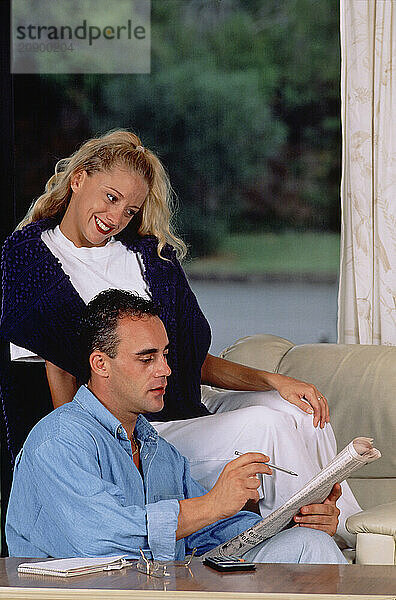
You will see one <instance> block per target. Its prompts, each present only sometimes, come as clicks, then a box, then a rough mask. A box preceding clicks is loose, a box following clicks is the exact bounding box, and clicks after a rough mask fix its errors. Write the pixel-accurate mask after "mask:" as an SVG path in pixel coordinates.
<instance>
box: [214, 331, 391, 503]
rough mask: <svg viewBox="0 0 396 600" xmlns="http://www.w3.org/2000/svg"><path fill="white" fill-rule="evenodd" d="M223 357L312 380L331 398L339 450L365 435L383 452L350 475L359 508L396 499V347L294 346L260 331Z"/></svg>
mask: <svg viewBox="0 0 396 600" xmlns="http://www.w3.org/2000/svg"><path fill="white" fill-rule="evenodd" d="M221 356H223V357H224V358H227V360H231V361H234V362H239V363H242V364H245V365H248V366H251V367H256V368H260V369H264V370H266V371H271V372H277V373H282V374H284V375H289V376H290V377H295V378H297V379H301V380H303V381H307V382H310V383H313V384H315V385H316V387H317V388H318V390H320V392H321V393H323V394H324V395H325V396H326V398H327V400H328V402H329V407H330V418H331V423H332V425H333V429H334V433H335V436H336V439H337V444H338V448H339V449H342V448H343V447H344V446H345V445H346V444H347V443H348V442H350V441H351V440H352V439H353V438H355V437H358V436H365V437H372V438H374V443H375V446H376V447H377V448H378V449H379V450H380V451H381V453H382V458H381V459H380V460H378V461H375V462H374V463H372V464H369V465H367V466H365V467H363V468H362V469H361V470H359V471H357V472H356V474H355V475H352V477H351V478H350V479H349V483H350V485H351V488H352V489H353V491H354V493H355V494H356V497H357V499H358V501H359V502H360V504H361V505H362V507H363V508H369V507H371V506H375V505H377V504H381V503H385V502H390V501H391V500H394V499H396V443H395V442H396V347H392V346H365V345H358V344H356V345H354V344H348V345H346V344H304V345H301V346H295V345H294V344H292V343H291V342H289V341H288V340H285V339H283V338H279V337H276V336H273V335H266V334H261V335H254V336H248V337H246V338H242V339H240V340H238V341H237V342H236V343H235V344H233V345H232V346H230V347H229V348H227V349H226V350H224V351H223V353H222V354H221Z"/></svg>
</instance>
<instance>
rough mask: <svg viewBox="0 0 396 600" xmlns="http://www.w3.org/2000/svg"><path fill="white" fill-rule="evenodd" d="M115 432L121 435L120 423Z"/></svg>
mask: <svg viewBox="0 0 396 600" xmlns="http://www.w3.org/2000/svg"><path fill="white" fill-rule="evenodd" d="M117 433H118V435H121V433H122V427H121V425H119V426H118V427H117Z"/></svg>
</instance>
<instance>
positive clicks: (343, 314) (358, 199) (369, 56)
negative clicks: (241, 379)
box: [338, 0, 396, 345]
mask: <svg viewBox="0 0 396 600" xmlns="http://www.w3.org/2000/svg"><path fill="white" fill-rule="evenodd" d="M340 9H341V10H340V26H341V103H342V104H341V112H342V136H343V161H342V180H341V205H342V226H341V265H340V289H339V298H338V342H339V343H345V344H385V345H396V278H395V267H396V126H395V122H396V70H395V69H396V0H386V1H384V0H341V2H340Z"/></svg>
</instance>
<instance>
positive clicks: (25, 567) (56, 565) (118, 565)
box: [18, 554, 130, 577]
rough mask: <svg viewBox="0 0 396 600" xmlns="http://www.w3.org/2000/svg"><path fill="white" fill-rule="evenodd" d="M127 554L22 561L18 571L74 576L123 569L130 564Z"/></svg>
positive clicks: (55, 575)
mask: <svg viewBox="0 0 396 600" xmlns="http://www.w3.org/2000/svg"><path fill="white" fill-rule="evenodd" d="M125 556H126V554H121V555H119V556H102V557H100V558H61V559H54V560H46V561H43V562H34V563H21V564H20V565H19V567H18V573H29V574H32V575H52V576H54V577H74V576H75V575H85V574H86V573H98V572H99V571H112V570H113V569H122V568H123V567H125V566H127V565H129V564H130V563H129V562H128V561H126V560H125Z"/></svg>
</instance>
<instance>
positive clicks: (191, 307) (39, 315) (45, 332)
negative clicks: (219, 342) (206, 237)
mask: <svg viewBox="0 0 396 600" xmlns="http://www.w3.org/2000/svg"><path fill="white" fill-rule="evenodd" d="M56 224H57V222H55V221H54V220H53V219H44V220H42V221H37V222H35V223H32V224H30V225H27V226H26V227H24V228H23V229H22V230H19V231H15V232H14V233H13V234H12V235H11V236H10V237H9V238H7V240H6V242H5V243H4V246H3V253H2V288H3V303H2V313H1V321H0V338H1V340H2V341H3V342H13V343H14V344H17V345H19V346H22V347H24V348H27V349H28V350H31V351H32V352H35V353H36V354H38V355H39V356H41V357H42V358H44V359H46V360H48V361H50V362H52V363H54V364H56V365H57V366H59V367H60V368H62V369H64V370H65V371H68V372H69V373H71V374H72V375H74V376H75V377H77V379H78V380H82V379H83V376H84V370H83V367H82V365H83V364H84V361H83V359H82V347H81V346H82V344H81V341H80V336H79V332H80V320H81V316H82V315H83V312H84V309H85V303H84V301H83V300H82V298H81V297H80V296H79V294H78V292H77V291H76V290H75V288H74V287H73V285H72V284H71V282H70V279H69V277H68V276H67V275H66V274H65V272H64V271H63V269H62V267H61V264H60V262H59V261H58V259H57V258H55V257H54V255H53V254H52V253H51V252H50V250H49V249H48V247H47V246H46V245H45V244H44V242H43V241H42V240H41V233H42V232H43V231H44V230H46V229H50V228H53V227H55V225H56ZM123 233H124V232H123ZM119 239H121V241H122V242H123V243H124V244H125V245H126V246H127V248H128V249H130V250H132V251H134V252H140V253H141V256H142V259H143V263H144V267H145V272H144V277H145V280H146V282H147V284H148V285H149V288H150V291H151V294H152V298H153V300H154V301H156V302H157V303H158V304H159V306H160V317H161V319H162V321H163V323H164V325H165V328H166V330H167V333H168V337H169V344H170V346H169V364H170V367H171V369H172V374H171V376H170V377H169V379H168V386H167V391H166V395H165V406H164V409H163V410H162V411H161V412H160V413H156V414H153V415H151V418H152V419H155V420H161V421H170V420H177V419H189V418H192V417H198V416H203V415H207V414H209V413H208V410H207V409H206V408H205V406H204V405H203V404H202V403H201V401H200V374H201V373H200V372H201V367H202V364H203V362H204V360H205V358H206V354H207V352H208V349H209V345H210V339H211V334H210V327H209V324H208V322H207V320H206V319H205V317H204V315H203V314H202V311H201V309H200V308H199V305H198V302H197V299H196V297H195V295H194V294H193V292H192V291H191V288H190V286H189V285H188V282H187V279H186V277H185V274H184V272H183V270H182V268H181V266H180V264H179V262H178V261H177V259H176V257H175V252H174V249H173V248H172V247H171V246H169V245H167V246H166V247H165V248H164V249H163V251H162V254H163V256H165V257H166V258H168V259H169V260H167V261H166V260H163V259H161V258H160V257H159V256H158V254H157V239H156V238H155V237H153V236H145V237H139V236H138V237H136V238H135V239H133V240H132V241H131V240H129V241H128V240H127V238H126V235H125V234H124V237H122V235H121V236H120V237H119ZM1 371H2V377H1V396H2V404H3V406H2V408H3V416H4V418H5V422H6V427H7V412H8V411H7V406H8V403H9V402H12V398H10V397H9V390H7V377H6V366H5V365H2V369H1ZM8 437H9V441H10V442H11V439H10V438H12V434H11V432H8ZM11 445H12V444H11Z"/></svg>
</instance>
